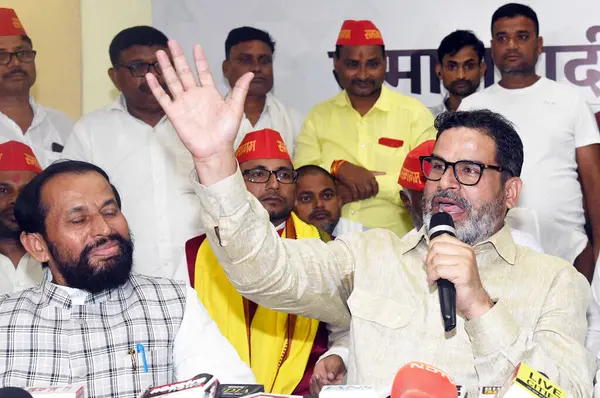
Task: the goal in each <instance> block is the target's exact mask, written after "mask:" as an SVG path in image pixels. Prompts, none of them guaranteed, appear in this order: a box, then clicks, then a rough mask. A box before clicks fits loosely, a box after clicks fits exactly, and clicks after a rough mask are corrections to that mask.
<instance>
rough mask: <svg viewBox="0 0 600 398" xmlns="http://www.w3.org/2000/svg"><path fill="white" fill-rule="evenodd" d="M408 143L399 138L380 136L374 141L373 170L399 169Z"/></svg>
mask: <svg viewBox="0 0 600 398" xmlns="http://www.w3.org/2000/svg"><path fill="white" fill-rule="evenodd" d="M406 148H408V145H407V144H406V143H405V142H404V141H403V140H400V139H397V138H389V137H381V138H379V139H378V140H377V142H375V147H374V150H373V151H374V153H373V155H374V157H375V159H374V160H375V170H373V171H384V172H388V173H390V172H392V171H394V172H395V171H398V172H399V171H400V168H401V167H402V162H403V161H404V157H405V156H406V153H407V149H406Z"/></svg>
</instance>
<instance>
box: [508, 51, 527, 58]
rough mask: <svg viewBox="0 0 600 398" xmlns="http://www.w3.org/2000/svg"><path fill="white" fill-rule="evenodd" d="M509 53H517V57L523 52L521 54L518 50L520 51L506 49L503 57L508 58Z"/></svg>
mask: <svg viewBox="0 0 600 398" xmlns="http://www.w3.org/2000/svg"><path fill="white" fill-rule="evenodd" d="M511 55H518V56H519V57H522V56H523V54H521V52H520V51H518V50H508V51H507V52H506V53H505V54H504V58H508V57H510V56H511Z"/></svg>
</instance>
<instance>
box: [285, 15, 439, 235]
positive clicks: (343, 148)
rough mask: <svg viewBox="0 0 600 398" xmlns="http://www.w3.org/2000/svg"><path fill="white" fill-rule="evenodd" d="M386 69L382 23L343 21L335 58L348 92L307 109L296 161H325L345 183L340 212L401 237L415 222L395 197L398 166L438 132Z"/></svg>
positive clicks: (302, 163)
mask: <svg viewBox="0 0 600 398" xmlns="http://www.w3.org/2000/svg"><path fill="white" fill-rule="evenodd" d="M386 67H387V61H386V56H385V47H384V42H383V39H382V37H381V33H380V32H379V30H378V29H377V27H376V26H375V25H374V24H373V23H372V22H371V21H353V20H348V21H344V23H343V25H342V29H341V31H340V34H339V36H338V39H337V42H336V49H335V57H334V69H335V74H336V76H337V79H338V83H339V84H340V86H341V87H342V88H343V89H344V90H343V91H342V92H341V93H339V94H338V95H336V96H335V97H333V98H330V99H328V100H326V101H325V102H322V103H321V104H318V105H317V106H315V107H314V108H313V109H312V110H311V111H310V112H309V114H308V115H307V117H306V119H305V120H304V125H303V126H302V130H301V132H300V135H299V136H298V139H297V141H296V154H295V158H294V165H295V166H296V167H297V168H298V167H301V166H305V165H307V164H315V165H318V166H321V167H322V168H324V169H326V170H330V171H331V173H332V174H333V175H334V176H335V177H337V178H338V179H339V180H340V181H341V182H342V184H341V189H342V197H343V198H344V207H343V210H342V216H343V217H345V218H348V219H350V220H353V221H357V222H361V223H362V224H364V225H365V226H366V227H368V228H375V227H380V228H387V229H390V230H392V231H394V232H395V233H396V234H397V235H398V236H403V235H404V234H405V233H406V232H408V231H409V230H410V229H411V222H410V217H409V216H408V214H407V213H406V211H405V210H404V208H403V206H402V203H401V201H400V198H399V197H398V186H397V185H396V182H397V181H398V164H401V163H402V161H403V160H404V157H405V156H406V154H407V153H408V152H409V151H410V150H411V149H413V148H414V147H416V146H417V145H418V144H419V143H421V142H423V141H425V140H427V139H432V138H435V130H434V128H433V115H432V114H431V112H429V110H428V109H427V108H426V107H425V106H424V105H423V104H422V103H421V102H419V101H418V100H416V99H414V98H411V97H408V96H404V95H402V94H400V93H397V92H395V91H393V90H391V89H388V88H387V87H386V86H384V85H383V82H384V79H385V71H386Z"/></svg>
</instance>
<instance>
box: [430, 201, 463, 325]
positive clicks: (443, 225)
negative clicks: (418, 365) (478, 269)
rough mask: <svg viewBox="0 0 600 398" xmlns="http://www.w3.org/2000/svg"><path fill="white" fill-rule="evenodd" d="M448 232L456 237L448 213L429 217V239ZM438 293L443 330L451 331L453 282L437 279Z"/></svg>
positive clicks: (439, 213) (452, 323)
mask: <svg viewBox="0 0 600 398" xmlns="http://www.w3.org/2000/svg"><path fill="white" fill-rule="evenodd" d="M442 234H448V235H450V236H452V237H456V229H454V221H453V220H452V216H451V215H450V214H448V213H444V212H441V211H440V212H438V213H435V214H434V215H433V216H432V217H431V222H430V223H429V240H430V241H431V240H432V239H434V238H436V237H438V236H440V235H442ZM437 286H438V294H439V295H440V309H441V310H442V319H443V320H444V330H445V331H446V332H449V331H451V330H452V329H454V328H455V327H456V288H455V287H454V284H453V283H452V282H450V281H449V280H446V279H438V281H437Z"/></svg>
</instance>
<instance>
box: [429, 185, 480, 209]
mask: <svg viewBox="0 0 600 398" xmlns="http://www.w3.org/2000/svg"><path fill="white" fill-rule="evenodd" d="M437 198H446V199H450V200H452V201H453V202H456V204H457V205H459V206H460V207H462V208H463V209H465V210H466V211H467V212H470V211H471V209H472V208H473V206H472V205H471V203H469V202H468V201H467V200H466V199H465V198H461V197H460V196H458V195H457V194H455V193H454V192H452V191H444V190H442V189H441V188H438V189H437V190H436V191H435V192H434V193H432V194H431V195H430V197H429V198H428V200H427V209H428V210H429V211H431V210H432V209H433V201H434V200H435V199H437Z"/></svg>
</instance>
